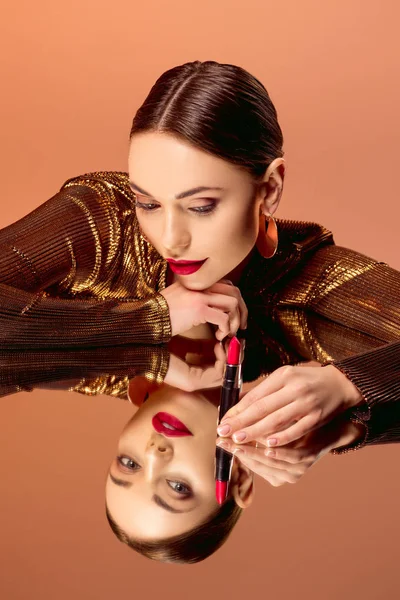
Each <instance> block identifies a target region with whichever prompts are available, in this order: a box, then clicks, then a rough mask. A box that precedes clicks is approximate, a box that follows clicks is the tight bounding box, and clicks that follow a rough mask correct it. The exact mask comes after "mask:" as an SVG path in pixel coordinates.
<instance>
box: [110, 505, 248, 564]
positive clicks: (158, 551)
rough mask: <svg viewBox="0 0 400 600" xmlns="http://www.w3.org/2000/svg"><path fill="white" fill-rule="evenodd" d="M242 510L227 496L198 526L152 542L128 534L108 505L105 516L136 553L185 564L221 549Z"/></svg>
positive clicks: (118, 534) (161, 560)
mask: <svg viewBox="0 0 400 600" xmlns="http://www.w3.org/2000/svg"><path fill="white" fill-rule="evenodd" d="M242 510H243V509H242V508H240V507H239V506H238V505H237V504H236V502H235V500H234V499H233V498H228V499H227V500H226V501H225V502H224V504H223V505H222V506H221V507H219V508H218V509H217V510H216V511H215V512H214V513H213V514H212V515H211V516H210V517H209V518H208V519H207V520H206V521H204V522H203V523H201V524H200V525H197V527H194V528H193V529H191V530H190V531H188V532H186V533H183V534H180V535H176V536H173V537H170V538H165V539H160V540H153V541H143V540H139V539H135V538H133V537H129V535H128V534H127V533H125V532H124V531H123V529H121V527H119V525H117V523H116V522H115V521H114V519H113V518H112V516H111V514H110V512H109V510H108V508H107V506H106V516H107V520H108V523H109V525H110V527H111V529H112V530H113V532H114V533H115V535H116V536H117V538H118V539H119V540H120V541H121V542H123V543H124V544H126V545H127V546H129V547H130V548H132V549H133V550H136V552H139V553H140V554H142V555H143V556H146V557H147V558H151V559H153V560H158V561H160V562H169V563H183V564H186V563H197V562H200V561H201V560H204V559H205V558H207V557H208V556H210V555H211V554H213V553H214V552H215V551H216V550H218V548H220V547H221V546H222V544H223V543H224V542H225V541H226V539H227V538H228V536H229V534H230V533H231V531H232V529H233V528H234V526H235V525H236V523H237V521H238V519H239V517H240V515H241V514H242Z"/></svg>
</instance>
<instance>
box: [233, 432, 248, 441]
mask: <svg viewBox="0 0 400 600" xmlns="http://www.w3.org/2000/svg"><path fill="white" fill-rule="evenodd" d="M246 437H247V435H246V433H245V432H244V431H238V432H237V433H235V434H234V435H233V439H234V441H235V442H244V440H245V439H246Z"/></svg>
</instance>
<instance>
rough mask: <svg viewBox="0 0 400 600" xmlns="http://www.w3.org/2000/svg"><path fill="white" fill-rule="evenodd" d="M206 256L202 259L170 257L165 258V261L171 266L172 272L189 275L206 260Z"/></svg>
mask: <svg viewBox="0 0 400 600" xmlns="http://www.w3.org/2000/svg"><path fill="white" fill-rule="evenodd" d="M206 260H207V259H206V258H205V259H204V260H173V259H172V258H167V263H168V264H169V266H170V267H171V271H172V272H173V273H177V274H178V275H191V274H192V273H196V271H198V270H199V269H200V268H201V267H202V266H203V265H204V263H205V262H206Z"/></svg>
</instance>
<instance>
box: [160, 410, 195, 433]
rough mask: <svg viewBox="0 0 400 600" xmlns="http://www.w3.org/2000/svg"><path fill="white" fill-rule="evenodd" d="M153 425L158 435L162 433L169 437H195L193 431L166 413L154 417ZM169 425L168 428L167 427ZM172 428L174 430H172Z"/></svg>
mask: <svg viewBox="0 0 400 600" xmlns="http://www.w3.org/2000/svg"><path fill="white" fill-rule="evenodd" d="M152 425H153V427H154V429H155V430H156V431H157V433H162V434H164V435H165V436H167V437H182V436H184V435H193V433H192V432H191V431H189V429H188V428H187V427H186V425H184V424H183V423H182V421H180V420H179V419H177V418H176V417H174V416H173V415H170V414H169V413H166V412H159V413H157V414H156V415H154V417H153V419H152ZM167 425H168V427H167ZM171 428H172V429H171Z"/></svg>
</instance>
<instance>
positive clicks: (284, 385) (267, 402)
mask: <svg viewBox="0 0 400 600" xmlns="http://www.w3.org/2000/svg"><path fill="white" fill-rule="evenodd" d="M362 401H363V398H362V396H361V394H360V392H359V391H358V389H357V388H356V387H355V386H354V385H353V384H352V383H351V381H349V380H348V379H347V377H346V376H345V375H343V373H341V371H339V370H338V369H336V367H334V366H333V365H328V366H326V367H322V368H315V366H312V367H304V366H296V367H293V366H284V367H280V368H279V369H277V370H276V371H274V372H273V373H272V374H271V375H270V376H269V377H268V378H267V379H265V380H264V381H262V382H261V383H260V384H258V385H257V386H256V387H254V388H253V389H252V390H250V392H248V393H247V394H245V395H244V396H243V397H242V399H241V400H240V401H239V402H238V404H237V405H236V406H234V407H232V408H231V409H230V410H229V411H228V412H227V413H226V415H225V416H224V418H223V419H222V421H221V424H220V426H219V427H218V433H219V435H220V436H223V437H225V436H233V440H234V441H235V442H237V443H243V442H250V441H251V440H258V441H260V442H262V443H263V444H265V445H267V446H269V447H271V446H283V445H286V444H289V443H291V442H293V441H295V440H297V439H299V438H302V437H303V436H304V435H306V434H307V433H309V432H310V431H313V430H314V429H316V428H318V427H321V426H322V425H324V424H325V423H327V422H328V421H330V420H331V419H333V418H334V417H335V416H336V415H338V414H339V413H341V412H342V411H345V410H346V409H348V408H350V407H352V406H356V405H357V404H359V403H360V402H362ZM226 426H228V429H226V428H225V427H226Z"/></svg>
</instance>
